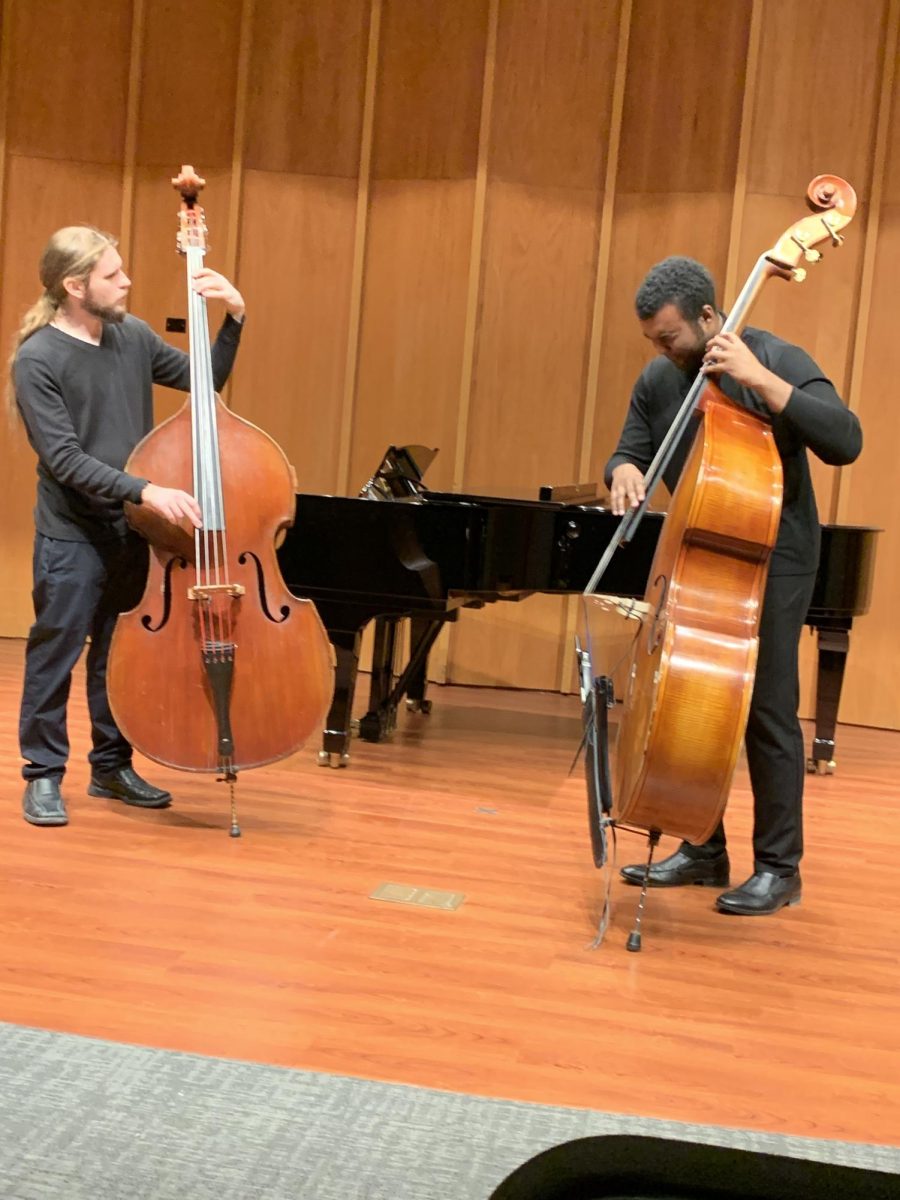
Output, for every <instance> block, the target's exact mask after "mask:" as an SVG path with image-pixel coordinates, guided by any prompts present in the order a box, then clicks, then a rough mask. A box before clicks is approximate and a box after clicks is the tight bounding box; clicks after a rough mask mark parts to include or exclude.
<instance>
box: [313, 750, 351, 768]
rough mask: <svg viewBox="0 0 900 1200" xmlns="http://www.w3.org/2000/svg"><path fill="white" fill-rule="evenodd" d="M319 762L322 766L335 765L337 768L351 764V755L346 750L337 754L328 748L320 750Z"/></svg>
mask: <svg viewBox="0 0 900 1200" xmlns="http://www.w3.org/2000/svg"><path fill="white" fill-rule="evenodd" d="M318 762H319V766H320V767H334V768H335V770H336V769H337V768H338V767H346V766H348V765H349V763H350V755H349V754H347V753H346V752H345V753H343V754H336V753H333V752H331V751H328V750H320V751H319V757H318Z"/></svg>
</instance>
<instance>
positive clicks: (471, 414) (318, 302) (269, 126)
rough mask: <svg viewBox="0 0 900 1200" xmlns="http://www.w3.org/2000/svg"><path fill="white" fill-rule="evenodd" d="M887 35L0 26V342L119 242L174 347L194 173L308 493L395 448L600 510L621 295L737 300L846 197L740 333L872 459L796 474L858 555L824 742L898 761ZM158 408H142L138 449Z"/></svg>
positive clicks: (527, 632)
mask: <svg viewBox="0 0 900 1200" xmlns="http://www.w3.org/2000/svg"><path fill="white" fill-rule="evenodd" d="M898 4H900V0H859V2H858V3H857V4H855V5H847V4H846V3H845V2H844V0H818V2H817V3H816V4H814V5H810V4H809V3H808V2H805V0H804V2H801V0H733V2H732V3H729V4H727V5H720V6H719V7H718V8H713V7H710V6H709V5H708V4H706V3H705V2H703V0H683V3H682V4H680V5H678V6H677V9H678V11H677V20H673V11H674V10H673V8H672V6H671V4H670V3H669V0H566V3H559V2H557V0H342V2H341V3H340V4H335V3H334V2H333V0H303V3H302V4H297V3H294V2H293V0H221V3H219V2H214V0H197V2H196V3H195V4H193V5H191V6H189V7H187V8H186V7H185V6H184V5H180V4H177V3H175V0H142V2H141V3H137V0H133V3H129V0H97V3H95V4H94V5H91V6H90V7H89V8H87V9H79V10H76V9H73V8H71V7H70V6H66V5H64V4H62V2H61V0H44V2H42V3H41V4H29V3H26V2H25V0H7V2H6V3H5V5H4V8H3V12H4V22H5V23H4V27H3V29H2V30H0V37H2V39H3V60H2V61H3V63H4V64H5V67H4V69H5V70H6V75H4V79H7V80H8V87H7V91H8V104H7V105H6V109H5V111H0V126H2V129H0V135H2V143H0V153H2V155H3V159H2V162H0V181H2V190H0V205H2V207H0V238H2V245H0V264H2V268H3V286H2V292H0V337H2V338H3V339H4V341H5V342H6V343H7V344H8V339H9V337H10V335H11V332H12V329H13V328H14V326H15V324H16V323H17V322H18V320H19V317H20V315H21V312H22V311H23V310H24V308H25V307H26V306H27V304H28V303H30V302H31V301H32V300H33V299H34V296H35V294H36V283H35V268H36V260H37V256H38V254H39V252H40V249H41V247H42V246H43V244H44V243H45V241H46V238H47V236H48V235H49V233H50V232H51V231H52V230H53V229H54V228H56V227H57V226H59V225H60V224H63V223H68V222H71V221H90V222H93V223H96V224H100V225H101V226H105V227H108V228H110V229H111V230H112V231H113V232H120V231H121V232H122V233H123V234H124V237H125V241H126V243H127V244H125V245H124V246H123V249H124V250H125V253H126V256H127V261H128V268H129V270H130V272H131V274H132V275H133V278H134V288H133V303H132V307H133V310H134V311H135V312H137V313H138V314H139V315H141V316H143V317H145V318H146V319H148V320H149V321H150V323H151V324H152V325H153V326H154V327H156V328H158V329H160V330H162V327H163V325H164V321H165V318H166V317H167V316H169V315H176V316H177V315H183V314H184V311H185V276H184V269H183V264H182V263H181V262H180V261H179V260H178V259H177V258H176V256H175V254H174V250H173V244H174V231H175V213H176V209H177V205H178V198H177V196H176V195H175V193H174V191H172V189H171V188H170V186H169V183H168V180H169V177H170V176H171V175H172V174H174V173H175V171H176V170H177V168H178V167H179V166H180V165H181V163H182V162H184V161H185V160H187V161H192V162H193V164H194V165H195V166H196V167H197V168H198V169H199V170H200V171H201V172H202V173H203V174H205V175H206V177H207V180H208V187H207V190H206V192H205V194H204V197H203V203H204V206H205V207H206V209H207V212H208V215H209V224H210V244H211V250H210V256H209V260H208V261H209V263H210V265H211V266H214V267H217V268H219V269H226V270H231V271H233V272H234V274H235V278H236V282H237V283H238V285H239V286H240V287H241V288H242V290H243V291H244V293H245V296H246V298H247V301H248V324H247V331H246V336H245V339H244V345H243V347H242V351H241V354H240V357H239V360H238V366H237V370H236V373H235V378H234V381H233V384H232V385H231V386H230V388H229V401H230V402H231V403H232V404H233V405H234V406H235V408H236V409H237V410H238V411H239V412H242V413H244V414H246V415H248V416H250V417H251V419H254V420H256V421H257V422H258V423H260V424H261V425H263V427H264V428H267V429H269V430H270V431H271V432H272V433H273V434H274V435H275V437H276V438H277V439H278V440H279V441H280V442H281V443H282V444H283V445H284V447H285V450H286V451H287V453H288V456H289V458H290V459H291V460H292V461H293V463H294V465H295V467H296V469H297V473H298V479H299V483H300V486H301V487H302V488H306V489H307V490H310V491H326V492H327V491H335V490H344V489H346V490H349V491H351V492H352V491H355V490H356V488H357V487H358V486H359V484H360V483H361V482H362V481H363V480H364V479H365V478H366V477H367V476H368V474H369V473H370V471H371V469H372V467H373V465H374V463H375V462H376V461H377V459H378V457H379V455H380V454H381V452H382V451H383V449H384V447H385V446H386V445H387V444H388V443H389V442H391V441H423V442H427V443H430V444H432V445H437V446H439V447H440V449H441V454H440V456H439V458H438V459H437V461H436V462H435V464H434V466H433V467H432V468H431V471H430V473H429V481H430V482H431V483H432V484H433V485H434V486H436V487H441V488H444V487H448V486H450V485H451V484H452V485H455V486H461V487H462V488H464V489H466V490H472V491H491V492H495V493H501V492H507V493H517V494H531V495H533V494H535V491H536V489H537V487H538V486H539V485H540V484H541V483H544V482H561V481H566V482H568V481H571V480H573V479H575V478H576V477H577V476H578V475H582V474H584V473H585V471H587V474H588V476H589V477H593V478H598V477H599V471H600V469H601V468H602V466H603V464H604V462H605V460H606V458H607V457H608V456H609V453H610V452H611V450H612V448H613V446H614V444H615V440H616V438H617V436H618V432H619V429H620V427H621V422H622V418H623V415H624V412H625V408H626V405H627V402H628V396H629V393H630V390H631V386H632V383H633V381H634V379H635V377H636V375H637V374H638V372H639V371H640V369H641V367H642V365H643V363H644V362H645V361H646V356H647V353H648V351H647V347H646V346H645V344H644V342H643V339H642V338H641V336H640V330H639V328H638V326H637V322H636V321H635V319H634V315H633V296H634V291H635V288H636V287H637V285H638V283H639V282H640V280H641V278H642V277H643V275H644V273H645V272H646V270H647V269H648V268H649V267H650V266H651V265H652V264H653V263H654V262H656V261H658V260H659V259H660V258H662V257H665V256H666V255H668V254H673V253H683V254H689V255H693V256H695V257H697V258H699V259H701V260H702V261H703V262H705V263H706V264H707V265H708V266H709V267H710V268H711V269H712V271H713V273H714V275H715V276H716V278H717V280H718V282H719V285H720V287H724V285H725V281H726V279H727V280H729V281H731V283H732V284H733V283H734V281H735V280H737V281H738V283H740V282H742V281H743V278H744V277H745V276H746V273H747V271H748V270H749V268H750V265H751V264H752V261H753V260H754V259H755V257H756V256H757V255H758V254H759V253H760V251H761V250H762V249H764V248H766V247H768V246H769V245H771V244H772V242H773V241H774V240H775V238H776V237H777V236H778V235H779V234H780V233H781V231H782V230H783V229H784V228H785V227H786V226H787V225H788V224H790V223H791V222H792V221H793V220H795V219H796V217H797V216H798V215H801V214H802V213H803V211H804V209H803V193H804V190H805V188H806V185H807V183H808V182H809V179H810V178H811V177H812V175H814V174H815V173H817V172H821V171H832V172H836V173H838V174H844V175H845V176H846V177H847V178H849V179H850V181H851V182H852V183H853V184H854V186H855V187H856V188H857V191H858V193H859V196H860V209H859V212H858V214H857V217H856V220H855V222H854V223H853V224H852V225H851V226H850V228H849V229H848V231H847V238H846V245H845V246H844V248H843V249H842V250H841V251H840V252H827V261H825V262H823V263H822V264H821V265H820V266H818V267H817V268H813V269H811V270H810V273H809V278H808V281H807V282H806V283H805V284H803V285H802V287H801V286H797V285H785V284H782V283H777V282H774V281H773V283H771V284H770V285H769V287H768V288H767V290H766V291H765V292H764V294H763V297H762V299H761V301H760V303H759V305H758V306H757V308H756V310H755V311H754V314H753V318H752V319H753V321H754V322H755V323H757V324H760V325H763V326H764V327H770V328H772V329H773V330H774V331H775V332H776V333H778V334H780V335H781V336H783V337H786V338H788V339H790V340H794V341H797V342H799V343H800V344H801V345H804V346H805V347H806V348H808V349H809V350H810V352H811V353H812V354H813V356H814V357H816V358H817V359H818V360H819V361H820V363H821V364H822V366H823V368H824V369H825V370H826V371H828V372H829V373H830V374H831V375H832V377H833V378H834V380H835V383H836V384H837V385H838V387H839V388H840V389H842V390H843V391H844V392H845V393H846V392H847V390H848V389H851V390H852V392H853V397H854V403H856V404H857V407H858V408H859V411H860V415H861V417H862V420H863V423H864V429H865V437H866V449H865V451H864V456H863V459H862V460H861V462H860V464H859V466H858V467H856V468H853V469H852V470H850V471H846V472H844V474H843V475H842V476H841V477H840V494H839V497H838V487H837V480H838V477H837V476H836V474H835V473H834V472H833V471H832V470H831V469H830V468H824V467H822V466H820V465H818V464H817V465H816V466H815V467H814V471H815V478H816V483H817V488H818V492H819V499H820V509H821V510H822V515H823V516H824V517H827V516H830V515H832V514H833V513H835V512H837V511H838V505H837V500H838V498H839V500H840V506H839V507H840V512H841V515H842V518H843V519H851V520H859V521H861V522H873V523H882V524H884V525H885V527H886V532H885V534H884V535H883V538H882V544H881V547H880V551H879V568H878V575H877V579H876V594H875V601H874V606H873V611H872V613H871V614H870V615H869V616H868V617H867V618H865V620H864V621H862V622H860V623H859V626H858V628H857V629H856V630H855V631H854V635H853V638H854V651H853V654H852V655H851V659H850V664H849V668H848V679H847V684H846V696H845V706H844V711H843V715H844V716H845V717H848V718H849V719H852V720H860V721H864V720H871V721H873V722H877V723H880V724H887V725H893V726H896V727H900V695H898V693H897V689H896V687H895V686H894V685H893V684H892V683H890V679H891V678H892V677H893V675H892V673H891V672H886V671H885V663H887V662H890V663H891V664H893V662H894V661H895V659H896V651H895V649H894V641H895V638H894V632H893V613H892V578H893V575H894V574H895V573H896V570H897V568H898V561H897V560H898V559H900V548H898V546H900V543H898V537H900V535H898V534H896V533H895V532H894V527H895V526H897V524H898V522H897V521H896V520H895V517H896V516H897V515H898V514H897V513H896V512H895V511H894V510H895V508H896V504H895V502H894V501H893V499H892V498H891V497H892V493H891V491H890V488H889V483H888V481H889V480H890V479H891V478H892V473H893V472H892V468H893V463H892V461H891V458H890V454H891V447H892V446H893V445H895V444H896V441H897V434H898V431H897V430H896V429H895V428H894V426H895V424H896V421H895V419H894V407H892V406H891V405H890V404H887V403H885V402H884V401H883V397H884V396H885V395H886V394H891V389H892V386H893V380H894V378H896V375H897V372H898V368H900V363H898V362H897V358H896V355H897V350H896V342H897V339H896V338H895V337H894V336H893V333H892V329H891V326H890V321H891V316H892V301H893V290H895V289H894V282H893V276H894V274H895V265H894V264H895V263H896V261H897V260H898V257H900V209H898V206H897V203H896V199H895V198H896V196H897V195H898V194H900V150H898V142H900V138H898V133H897V130H898V116H897V104H898V95H900V78H898V77H897V75H896V74H895V75H894V76H893V77H889V75H888V73H886V72H887V68H888V67H889V66H890V65H891V64H890V63H889V62H888V59H889V58H890V56H891V55H894V54H895V53H896V33H895V32H894V33H891V32H890V30H892V29H894V27H895V25H896V22H897V9H898ZM891 14H893V15H891ZM891 22H893V24H891ZM892 38H893V39H894V40H891V39H892ZM185 45H190V47H191V55H190V63H189V66H188V67H186V66H185V54H184V50H183V47H184V46H185ZM245 81H246V82H245ZM129 83H130V84H131V85H132V91H131V92H130V93H129V91H128V88H129ZM888 108H893V116H892V125H891V130H890V136H889V138H888V150H887V161H886V162H885V157H884V152H883V150H878V146H881V145H882V144H883V133H882V131H883V130H884V127H885V114H886V113H887V110H888ZM611 147H612V150H611V149H610V148H611ZM879 154H880V155H881V157H880V160H879V158H878V156H879ZM876 172H880V175H879V176H878V177H879V179H880V180H881V185H880V186H882V187H883V191H877V190H876V192H875V193H873V190H872V189H873V183H872V179H873V178H874V173H876ZM873 195H874V196H875V200H874V206H873V205H872V203H871V201H872V197H873ZM869 230H871V236H870V237H868V231H869ZM867 237H868V241H867ZM876 240H877V249H878V252H877V256H876V258H875V265H874V268H873V267H871V266H870V265H868V264H870V261H871V250H872V246H873V244H874V243H875V242H876ZM867 253H868V254H869V257H867ZM892 260H893V261H892ZM863 292H864V293H865V295H864V297H863V299H862V300H861V298H860V297H861V294H862V293H863ZM722 299H723V301H724V303H725V305H726V306H727V305H728V304H729V303H730V302H731V300H732V299H733V297H732V296H729V295H723V297H722ZM870 301H871V303H870ZM595 314H597V319H596V320H595ZM219 315H220V314H219V313H218V312H213V313H211V317H212V324H213V326H214V327H215V326H216V324H217V323H218V319H219ZM600 316H602V320H601V319H599V318H600ZM866 323H867V324H866ZM168 336H169V337H170V340H172V341H173V342H175V343H180V344H183V342H184V339H183V338H181V337H180V336H179V335H168ZM860 380H862V384H861V385H860ZM177 403H180V400H179V399H178V398H176V397H174V396H173V395H171V394H170V395H167V396H166V395H163V396H161V397H160V400H159V413H160V415H165V413H166V412H168V411H171V409H172V408H173V407H174V406H175V405H176V404H177ZM0 443H2V444H0V452H2V453H3V455H4V461H5V462H8V463H9V467H8V469H7V471H6V472H5V474H4V478H3V481H2V483H0V488H2V489H3V490H2V493H0V502H2V503H3V505H4V513H5V517H6V520H5V522H4V526H3V532H2V539H3V540H2V543H0V565H2V566H3V569H4V574H5V577H6V578H8V579H10V580H11V581H13V583H14V586H13V587H11V588H7V589H6V592H5V593H4V595H5V599H4V601H3V602H2V604H3V607H0V634H4V633H5V634H21V633H23V632H24V631H25V629H27V626H28V622H29V619H30V609H29V602H28V601H29V598H28V577H29V571H30V563H29V558H30V544H31V515H30V509H31V495H32V491H33V459H32V457H31V455H30V452H28V451H27V450H25V449H23V445H22V439H21V436H20V435H17V434H9V433H8V432H7V431H5V430H4V431H3V432H2V433H0ZM586 464H590V465H589V468H588V467H587V466H586ZM882 481H884V482H882ZM569 607H571V606H569ZM565 610H566V606H565V605H564V604H563V603H562V602H561V601H559V600H558V599H554V598H533V599H530V600H528V601H527V602H526V603H524V604H521V605H513V604H510V605H494V606H492V607H489V608H486V609H485V610H483V611H480V612H476V613H470V612H467V613H464V614H463V617H462V620H461V622H460V624H459V626H458V627H456V628H454V629H453V630H452V637H451V639H450V645H449V648H448V651H447V666H448V678H450V679H451V680H457V681H467V682H473V683H495V684H498V683H506V684H513V685H515V686H524V687H553V688H555V687H557V686H559V685H560V680H561V679H563V678H564V677H565V676H567V674H568V672H567V670H566V663H567V662H568V660H569V657H570V655H571V646H570V645H569V644H568V643H569V641H570V637H569V635H570V633H571V631H572V625H573V622H572V619H571V617H568V618H567V616H566V611H565ZM810 649H811V646H810V645H809V643H807V642H805V643H804V656H805V657H804V663H805V667H804V671H805V676H806V678H805V688H804V699H805V702H806V701H807V700H808V698H809V681H810V678H811V666H812V660H811V655H810V653H809V651H810Z"/></svg>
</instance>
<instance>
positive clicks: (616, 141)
mask: <svg viewBox="0 0 900 1200" xmlns="http://www.w3.org/2000/svg"><path fill="white" fill-rule="evenodd" d="M631 19H632V0H621V4H620V6H619V29H618V39H617V43H616V65H615V71H614V73H613V90H612V104H611V106H610V118H609V142H608V144H607V148H606V171H605V173H604V179H603V200H602V202H601V207H600V225H599V230H598V236H597V264H596V269H595V271H594V311H593V313H592V315H591V328H590V333H589V335H588V347H587V358H588V365H587V372H586V378H585V389H584V403H583V406H582V416H581V434H580V441H581V447H580V449H579V451H578V455H577V471H576V474H577V478H576V480H575V482H576V483H582V482H586V481H587V478H588V475H589V473H590V471H591V467H592V465H593V464H592V463H591V454H592V451H593V444H594V421H595V416H596V411H597V386H598V380H599V377H600V352H601V350H602V347H603V322H604V318H605V316H606V293H607V288H608V286H609V263H610V257H611V254H612V230H613V222H614V219H615V203H616V191H617V187H618V177H619V157H620V154H621V147H622V122H623V118H624V112H625V83H626V80H627V77H628V49H629V45H630V40H631ZM580 606H581V601H580V600H579V599H578V598H577V597H574V596H573V597H570V598H569V599H568V600H567V601H566V603H565V605H564V606H563V613H562V626H563V628H562V637H561V645H560V649H559V662H558V666H557V680H558V686H559V690H560V691H561V692H568V691H569V690H570V686H571V680H572V671H573V659H572V657H571V654H570V647H571V646H572V645H573V643H574V640H575V633H576V630H577V627H578V621H579V613H580Z"/></svg>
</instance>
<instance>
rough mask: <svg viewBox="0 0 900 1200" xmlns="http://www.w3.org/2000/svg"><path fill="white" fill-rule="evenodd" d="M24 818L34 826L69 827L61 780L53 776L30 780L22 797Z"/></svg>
mask: <svg viewBox="0 0 900 1200" xmlns="http://www.w3.org/2000/svg"><path fill="white" fill-rule="evenodd" d="M22 816H23V817H24V818H25V820H26V821H28V822H30V824H32V825H68V823H69V817H68V814H67V813H66V806H65V804H64V803H63V798H62V793H61V792H60V790H59V780H58V779H54V778H52V776H44V777H42V778H41V779H31V780H29V782H28V785H27V786H26V788H25V795H24V796H23V797H22Z"/></svg>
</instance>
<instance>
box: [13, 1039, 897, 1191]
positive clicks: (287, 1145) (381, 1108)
mask: <svg viewBox="0 0 900 1200" xmlns="http://www.w3.org/2000/svg"><path fill="white" fill-rule="evenodd" d="M599 1086H600V1088H602V1081H601V1082H600V1085H599ZM609 1133H630V1134H645V1135H648V1136H652V1137H664V1138H674V1139H676V1140H681V1141H693V1142H706V1143H710V1144H713V1145H720V1146H730V1147H734V1148H737V1149H747V1150H762V1151H767V1152H769V1153H774V1154H787V1155H791V1156H794V1157H797V1158H811V1159H817V1160H820V1161H823V1162H830V1163H841V1164H846V1165H848V1166H864V1167H870V1168H873V1169H877V1170H881V1171H887V1172H892V1173H897V1174H898V1176H900V1150H897V1149H892V1148H890V1147H885V1146H863V1145H854V1144H850V1143H845V1142H822V1141H813V1140H809V1139H805V1138H785V1137H778V1136H776V1135H770V1134H760V1133H752V1132H746V1131H741V1130H730V1129H721V1128H717V1127H713V1126H699V1125H684V1124H679V1123H676V1122H674V1121H653V1120H641V1121H636V1120H634V1119H632V1118H625V1117H618V1116H611V1115H607V1114H604V1113H599V1112H590V1111H587V1110H582V1109H565V1108H549V1107H544V1106H542V1105H537V1104H519V1103H513V1102H508V1101H501V1100H485V1099H479V1098H477V1097H473V1096H460V1095H455V1094H452V1093H447V1092H436V1091H430V1090H427V1089H422V1088H413V1087H406V1086H403V1085H399V1084H385V1083H373V1082H370V1081H367V1080H362V1079H349V1078H344V1077H340V1076H333V1075H318V1074H310V1073H306V1072H302V1071H291V1070H283V1069H280V1068H277V1067H265V1066H259V1065H256V1064H252V1063H243V1062H230V1061H227V1060H223V1059H211V1058H201V1057H199V1056H196V1055H191V1054H175V1053H170V1052H168V1051H161V1050H148V1049H145V1048H141V1047H136V1046H122V1045H118V1044H114V1043H111V1042H101V1041H94V1040H92V1039H89V1038H79V1037H71V1036H68V1035H65V1034H57V1033H48V1032H46V1031H44V1030H36V1029H23V1028H21V1027H19V1026H15V1025H5V1024H2V1023H0V1197H2V1200H50V1198H51V1197H52V1200H81V1198H82V1197H84V1198H85V1200H87V1198H89V1197H90V1198H91V1200H93V1198H95V1197H96V1198H97V1200H206V1198H207V1197H209V1198H210V1200H289V1198H290V1200H296V1198H308V1200H486V1197H488V1196H489V1195H490V1193H491V1192H492V1191H493V1189H494V1188H495V1187H496V1186H497V1184H498V1183H500V1181H501V1180H502V1179H504V1178H505V1177H506V1176H507V1175H508V1174H509V1173H510V1172H511V1171H512V1170H513V1169H514V1168H515V1167H517V1166H519V1165H520V1164H521V1163H523V1162H524V1161H525V1160H526V1159H529V1158H531V1157H532V1156H533V1155H535V1154H538V1153H539V1152H540V1151H542V1150H546V1149H548V1148H549V1147H551V1146H555V1145H558V1144H559V1143H560V1142H565V1141H570V1140H572V1139H574V1138H581V1137H588V1136H591V1135H597V1134H609ZM898 1194H900V1178H898Z"/></svg>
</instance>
